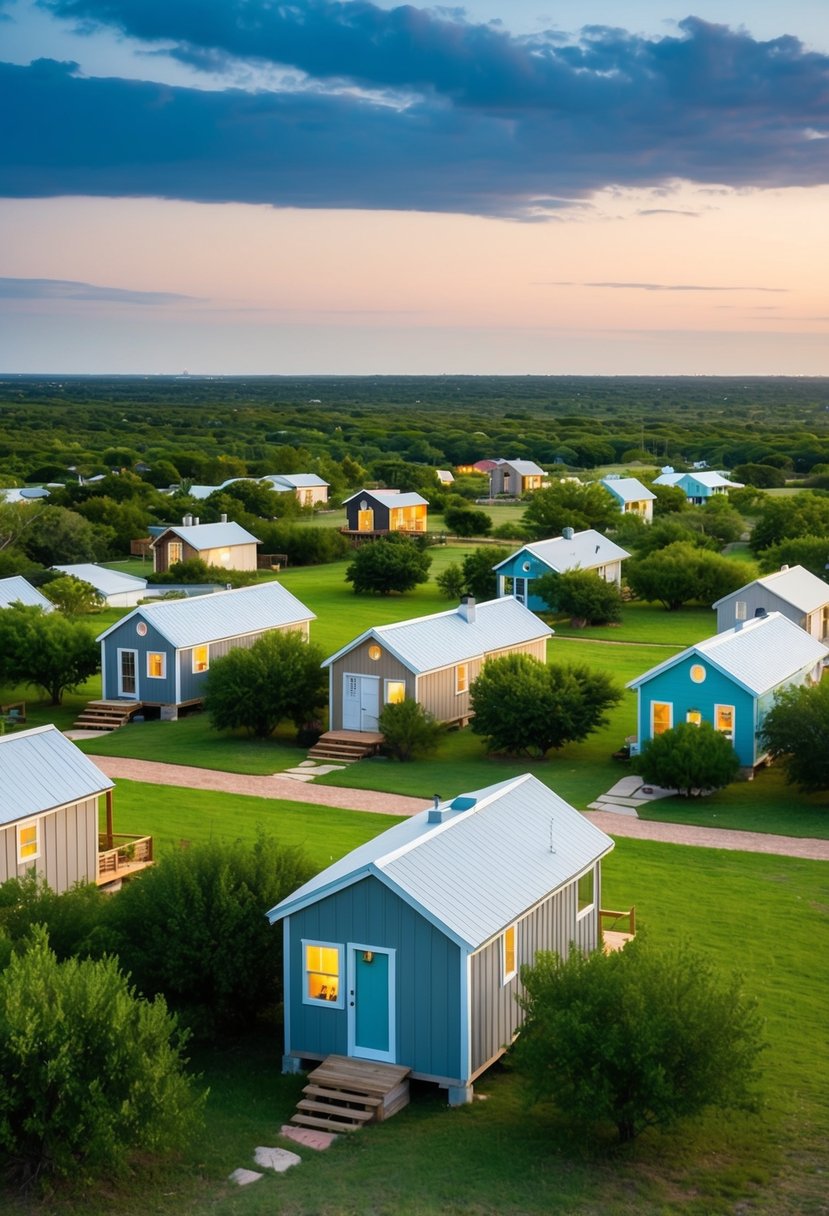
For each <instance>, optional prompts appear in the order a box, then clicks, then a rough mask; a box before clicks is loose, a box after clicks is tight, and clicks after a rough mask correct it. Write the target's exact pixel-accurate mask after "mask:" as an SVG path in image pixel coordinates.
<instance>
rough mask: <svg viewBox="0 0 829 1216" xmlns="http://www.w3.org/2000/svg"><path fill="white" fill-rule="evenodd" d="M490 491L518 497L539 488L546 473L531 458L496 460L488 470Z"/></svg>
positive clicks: (493, 493) (494, 493)
mask: <svg viewBox="0 0 829 1216" xmlns="http://www.w3.org/2000/svg"><path fill="white" fill-rule="evenodd" d="M489 476H490V493H491V494H492V495H493V497H494V496H495V495H496V494H510V495H512V496H513V497H515V498H520V497H521V495H522V494H530V493H532V491H533V490H540V489H541V487H542V486H543V485H544V482H545V480H546V478H547V474H546V473H545V472H544V470H543V469H542V468H540V467H539V466H538V465H537V464H536V463H535V462H534V461H532V460H496V461H495V465H494V467H493V468H492V470H491V471H490V475H489Z"/></svg>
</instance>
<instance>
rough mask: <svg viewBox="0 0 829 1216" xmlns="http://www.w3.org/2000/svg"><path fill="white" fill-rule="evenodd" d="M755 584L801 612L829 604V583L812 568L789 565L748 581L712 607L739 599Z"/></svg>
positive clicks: (812, 610)
mask: <svg viewBox="0 0 829 1216" xmlns="http://www.w3.org/2000/svg"><path fill="white" fill-rule="evenodd" d="M754 586H759V587H765V588H766V590H767V591H771V592H773V593H774V595H776V596H778V597H779V598H780V599H781V600H785V601H786V603H787V604H791V605H792V607H793V608H797V609H799V610H800V611H801V612H814V611H815V609H817V608H822V607H823V605H824V604H829V583H824V582H823V580H822V579H819V578H818V577H817V575H816V574H812V572H811V570H806V569H805V568H804V567H803V566H789V567H787V568H786V569H783V570H775V571H774V573H773V574H766V575H764V576H763V578H757V579H755V580H754V581H753V582H751V583H746V584H745V586H744V587H741V588H740V589H739V591H732V592H731V594H730V595H724V596H723V597H722V598H721V599H718V600H717V601H716V603H714V604H712V607H713V608H719V606H720V604H724V603H725V602H726V601H727V600H734V599H739V598H740V596H741V595H744V594H745V592H746V591H748V589H749V588H750V587H754Z"/></svg>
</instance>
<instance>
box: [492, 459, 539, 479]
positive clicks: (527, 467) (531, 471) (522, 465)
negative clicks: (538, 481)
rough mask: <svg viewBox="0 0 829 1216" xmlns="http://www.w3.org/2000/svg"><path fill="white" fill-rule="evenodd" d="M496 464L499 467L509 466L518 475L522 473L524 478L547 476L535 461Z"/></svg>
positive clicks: (503, 461) (508, 461) (504, 461)
mask: <svg viewBox="0 0 829 1216" xmlns="http://www.w3.org/2000/svg"><path fill="white" fill-rule="evenodd" d="M496 463H497V464H499V465H503V464H508V465H509V467H510V468H511V469H514V470H515V472H516V473H520V474H521V476H522V477H546V476H547V474H546V473H545V472H544V470H543V469H542V468H539V466H538V465H537V464H536V463H535V461H534V460H499V461H497V462H496Z"/></svg>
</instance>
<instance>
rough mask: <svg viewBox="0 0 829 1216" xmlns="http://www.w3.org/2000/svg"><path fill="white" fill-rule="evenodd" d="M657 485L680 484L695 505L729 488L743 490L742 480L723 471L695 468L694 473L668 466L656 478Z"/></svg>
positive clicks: (725, 491) (680, 487)
mask: <svg viewBox="0 0 829 1216" xmlns="http://www.w3.org/2000/svg"><path fill="white" fill-rule="evenodd" d="M653 484H654V485H655V486H678V487H679V489H680V490H682V492H683V494H684V495H685V497H686V498H687V499H688V501H689V502H690V503H693V504H694V506H697V507H699V506H702V505H703V503H705V502H707V501H708V499H709V498H714V497H716V496H717V495H722V494H727V493H728V491H729V490H742V489H743V483H742V482H741V481H731V480H729V478H728V477H726V476H725V475H724V474H723V473H717V472H714V471H713V470H712V471H711V472H710V473H705V472H700V471H699V470H695V471H694V472H693V473H675V472H674V471H673V469H672V468H670V466H666V467H665V468H664V469H663V470H662V472H661V473H660V474H659V476H658V477H656V478H654V482H653Z"/></svg>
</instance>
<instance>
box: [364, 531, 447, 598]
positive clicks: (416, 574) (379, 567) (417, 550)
mask: <svg viewBox="0 0 829 1216" xmlns="http://www.w3.org/2000/svg"><path fill="white" fill-rule="evenodd" d="M431 564H432V558H431V556H430V555H429V554H428V553H426V552H424V550H423V548H422V547H421V546H420V545H417V544H415V542H414V541H413V540H411V539H410V538H409V537H408V536H402V535H401V534H399V533H392V534H391V535H390V536H388V537H382V538H381V539H380V540H373V541H370V542H368V543H367V544H363V545H361V546H360V548H359V549H358V550H357V552H356V553H355V554H354V558H353V560H352V562H351V563H350V564H349V566H348V567H347V568H346V572H345V578H346V582H349V583H351V584H352V586H353V588H354V590H355V591H356V592H357V593H358V594H361V593H363V594H364V593H366V592H373V593H375V594H378V595H389V594H390V593H391V592H392V591H395V592H401V593H402V592H405V591H413V590H414V588H415V587H416V586H417V585H418V584H419V583H425V582H426V580H427V579H428V577H429V567H430V566H431Z"/></svg>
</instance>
